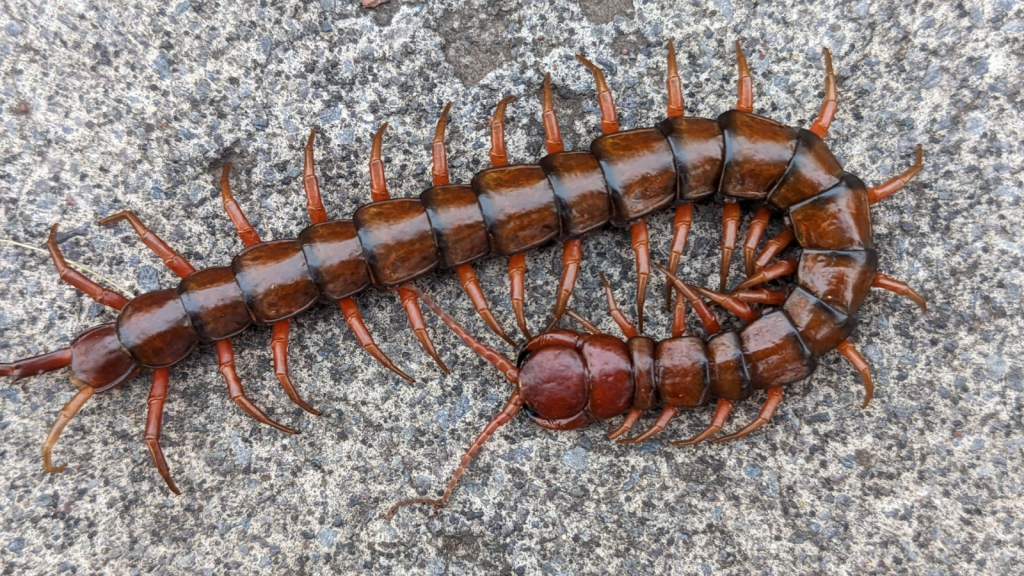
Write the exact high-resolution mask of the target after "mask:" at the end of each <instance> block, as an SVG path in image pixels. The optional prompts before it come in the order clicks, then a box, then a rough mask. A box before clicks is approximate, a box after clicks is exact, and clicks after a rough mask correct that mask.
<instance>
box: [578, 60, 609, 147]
mask: <svg viewBox="0 0 1024 576" xmlns="http://www.w3.org/2000/svg"><path fill="white" fill-rule="evenodd" d="M576 59H577V60H579V61H580V63H582V64H583V65H584V66H586V67H587V69H588V70H590V73H591V74H593V75H594V83H595V84H596V85H597V106H598V108H599V109H600V110H601V133H602V134H614V133H616V132H618V131H619V119H618V116H617V115H616V113H615V100H614V99H613V98H612V91H611V90H609V89H608V83H607V82H605V80H604V72H601V69H600V68H598V67H597V66H596V65H594V63H593V62H591V61H590V60H587V59H586V58H584V57H583V56H580V55H579V54H577V55H576Z"/></svg>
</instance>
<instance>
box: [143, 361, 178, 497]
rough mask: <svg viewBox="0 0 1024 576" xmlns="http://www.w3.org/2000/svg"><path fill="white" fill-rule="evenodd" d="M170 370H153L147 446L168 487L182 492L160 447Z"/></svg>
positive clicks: (176, 491)
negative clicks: (172, 476)
mask: <svg viewBox="0 0 1024 576" xmlns="http://www.w3.org/2000/svg"><path fill="white" fill-rule="evenodd" d="M170 372H171V369H170V368H158V369H157V370H156V371H154V372H153V384H152V385H151V386H150V387H149V401H148V405H149V408H148V411H147V412H146V446H148V447H149V455H150V456H151V457H152V458H153V465H155V466H156V469H157V471H158V472H160V476H162V477H163V479H164V482H166V483H167V487H168V488H170V489H171V492H174V493H175V494H181V490H178V486H177V485H176V484H175V483H174V480H172V479H171V470H170V467H169V466H168V465H167V458H165V457H164V451H163V448H161V447H160V430H161V428H162V427H163V419H164V402H166V401H167V382H168V379H169V375H170Z"/></svg>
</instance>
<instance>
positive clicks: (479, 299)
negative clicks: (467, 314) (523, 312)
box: [455, 264, 517, 348]
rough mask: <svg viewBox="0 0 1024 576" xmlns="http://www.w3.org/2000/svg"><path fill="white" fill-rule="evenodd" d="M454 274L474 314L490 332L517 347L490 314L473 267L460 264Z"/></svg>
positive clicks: (489, 308)
mask: <svg viewBox="0 0 1024 576" xmlns="http://www.w3.org/2000/svg"><path fill="white" fill-rule="evenodd" d="M455 273H456V274H458V276H459V284H461V285H462V289H463V290H464V291H465V292H466V294H467V295H468V296H469V299H470V301H471V302H473V308H474V309H475V310H476V313H477V314H478V315H479V316H480V318H482V319H483V321H484V323H485V324H487V327H488V328H490V329H491V332H494V333H495V334H497V335H498V336H500V337H501V338H502V339H503V340H504V341H506V342H508V343H509V345H510V346H512V347H513V348H515V347H517V344H516V343H515V341H514V340H512V339H511V338H509V337H508V335H507V334H505V331H504V330H503V329H502V328H501V324H499V323H498V319H497V318H495V317H494V314H492V313H491V307H490V306H489V305H488V304H487V298H486V297H485V296H484V291H483V289H482V288H480V280H479V279H477V277H476V272H474V271H473V266H472V265H471V264H460V265H459V266H456V267H455Z"/></svg>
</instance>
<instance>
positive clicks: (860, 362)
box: [836, 340, 875, 408]
mask: <svg viewBox="0 0 1024 576" xmlns="http://www.w3.org/2000/svg"><path fill="white" fill-rule="evenodd" d="M836 352H839V353H840V354H842V355H843V356H845V357H846V359H847V360H849V361H850V364H853V367H854V368H856V369H857V372H860V379H861V381H862V382H863V383H864V402H863V403H862V404H861V405H860V407H861V408H867V407H868V403H869V402H871V397H872V396H874V395H875V383H874V381H873V380H872V379H871V366H870V365H869V364H868V361H867V360H865V359H864V357H863V356H861V355H860V352H859V351H858V350H857V347H856V346H854V345H853V342H850V341H849V340H843V341H842V342H840V343H839V345H838V346H836Z"/></svg>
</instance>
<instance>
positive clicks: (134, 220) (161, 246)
mask: <svg viewBox="0 0 1024 576" xmlns="http://www.w3.org/2000/svg"><path fill="white" fill-rule="evenodd" d="M120 220H127V221H128V223H129V224H131V227H132V229H133V230H135V233H136V234H138V235H139V238H141V239H142V243H143V244H145V245H146V246H148V247H149V249H150V250H152V251H153V252H155V253H156V255H157V256H159V257H160V259H161V260H163V262H164V264H165V265H167V267H168V268H170V269H171V272H174V273H175V274H177V275H178V276H179V277H181V278H184V277H185V276H188V275H189V274H191V273H193V272H195V271H196V269H195V268H193V267H192V265H191V264H189V263H188V261H187V260H185V259H184V258H182V257H181V255H180V254H178V253H177V252H175V251H174V249H173V248H171V247H170V246H168V245H167V243H166V242H164V241H163V240H162V239H161V238H160V236H157V235H156V234H155V233H154V232H153V231H152V230H150V229H149V228H147V227H146V225H145V224H143V223H142V220H139V217H138V216H136V215H135V213H134V212H132V211H130V210H126V211H124V212H118V213H117V214H113V215H111V216H107V217H106V218H104V219H102V220H100V225H103V226H106V225H108V224H112V223H114V222H118V221H120Z"/></svg>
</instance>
